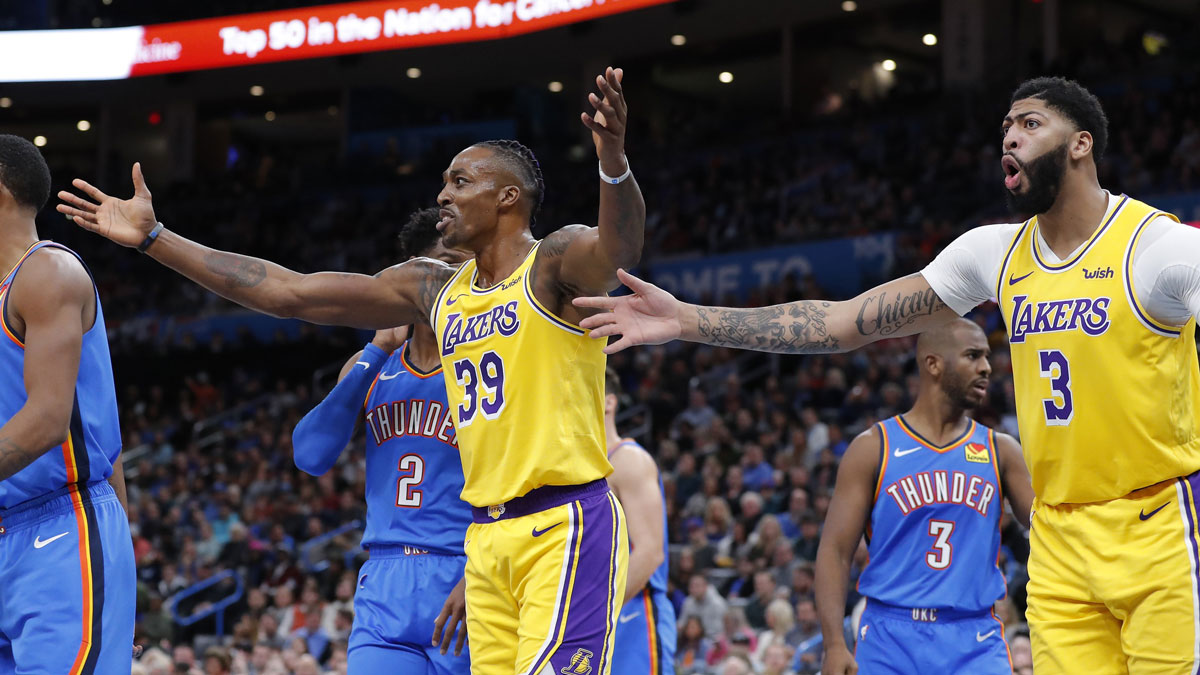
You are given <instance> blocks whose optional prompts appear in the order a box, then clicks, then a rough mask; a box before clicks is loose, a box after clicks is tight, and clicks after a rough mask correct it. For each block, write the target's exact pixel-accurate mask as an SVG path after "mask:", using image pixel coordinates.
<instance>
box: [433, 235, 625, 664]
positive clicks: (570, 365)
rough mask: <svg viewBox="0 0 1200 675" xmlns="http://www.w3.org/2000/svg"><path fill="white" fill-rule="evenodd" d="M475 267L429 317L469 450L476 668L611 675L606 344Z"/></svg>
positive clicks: (511, 281)
mask: <svg viewBox="0 0 1200 675" xmlns="http://www.w3.org/2000/svg"><path fill="white" fill-rule="evenodd" d="M537 250H538V245H534V247H533V248H532V249H531V250H530V251H529V253H528V255H527V256H526V258H525V260H524V261H523V262H522V263H521V264H520V265H519V266H518V267H517V268H516V270H514V271H513V273H512V274H510V275H509V276H508V277H507V278H505V279H503V280H500V281H499V282H498V283H496V285H494V286H492V287H491V288H486V289H484V288H480V287H479V286H478V285H477V284H476V274H477V272H476V266H475V262H474V261H473V260H470V261H467V262H466V263H465V264H463V266H462V267H461V268H460V269H459V270H458V272H457V273H456V274H455V275H454V276H453V277H452V278H451V279H450V280H449V281H448V282H447V283H446V285H445V286H444V287H443V288H442V290H441V292H440V294H439V295H438V297H437V300H436V302H435V304H434V307H433V311H432V313H431V316H430V323H431V325H432V326H433V328H434V332H435V334H437V336H438V341H439V344H440V350H441V351H440V353H441V358H442V365H443V368H444V369H445V373H446V375H445V379H446V390H447V394H448V400H449V402H450V406H451V409H452V410H453V414H454V422H455V428H456V430H457V433H458V445H459V450H460V453H461V456H462V468H463V476H464V481H465V484H464V488H463V492H462V498H463V500H464V501H466V502H468V503H469V504H471V506H472V507H473V508H474V523H473V524H472V525H471V526H470V528H469V529H468V530H467V537H466V553H467V569H466V579H467V607H468V611H467V626H468V634H469V639H470V642H471V654H472V664H471V667H472V672H474V673H476V675H491V674H492V673H497V674H499V673H503V674H505V675H511V674H512V673H514V672H516V673H521V674H526V673H529V674H532V675H542V673H543V672H551V673H555V674H557V673H560V672H563V673H578V674H579V675H590V674H594V675H607V674H608V673H609V672H610V669H611V665H612V651H611V647H612V635H613V631H614V626H615V623H616V620H617V611H618V609H619V607H620V604H621V603H620V600H621V597H622V593H623V590H624V588H625V577H626V572H627V567H628V557H629V544H628V536H627V533H626V530H625V524H624V521H623V514H622V513H621V506H620V504H619V503H618V502H617V500H616V498H615V497H614V496H613V495H612V493H611V492H610V491H609V489H608V483H607V482H606V481H605V477H606V476H607V475H608V474H609V473H611V472H612V465H611V464H609V462H608V458H607V452H606V447H605V445H606V444H605V436H604V405H603V400H604V365H605V357H604V352H603V351H602V350H603V347H604V343H603V342H602V341H599V340H593V339H592V338H590V337H588V335H587V334H586V332H585V331H584V330H582V329H581V328H579V327H578V326H575V325H572V324H570V323H568V322H566V321H563V320H562V319H560V318H558V317H556V316H555V315H554V314H553V313H552V312H550V311H549V310H547V309H546V308H545V307H543V306H542V305H541V304H540V303H539V302H538V300H537V299H536V298H535V297H534V295H533V285H532V280H531V279H530V276H531V275H532V273H533V263H534V260H535V259H536V257H537Z"/></svg>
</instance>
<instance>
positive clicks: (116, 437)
mask: <svg viewBox="0 0 1200 675" xmlns="http://www.w3.org/2000/svg"><path fill="white" fill-rule="evenodd" d="M46 247H53V248H60V249H63V250H65V251H67V252H69V253H71V254H72V255H74V256H75V257H76V258H79V254H77V253H75V252H74V251H71V250H70V249H68V248H67V247H65V246H62V245H60V244H55V243H53V242H49V241H39V242H37V243H36V244H34V245H33V246H31V247H30V248H29V250H28V251H26V252H25V255H23V256H21V259H20V260H19V261H18V262H17V264H16V265H14V266H13V269H12V270H11V271H10V272H9V273H8V275H7V276H5V277H4V280H3V282H0V307H2V308H3V309H4V318H3V319H2V320H0V323H2V324H3V330H4V333H5V336H4V337H0V380H2V381H3V382H4V386H2V387H0V424H3V423H7V422H8V420H10V419H12V417H13V415H15V414H17V411H19V410H20V409H21V407H22V406H24V405H25V401H26V398H27V396H26V392H25V379H24V378H25V342H24V336H23V335H19V334H17V332H16V331H14V330H13V327H12V326H10V325H9V323H8V319H7V317H8V316H9V312H10V311H11V309H12V308H11V305H10V304H9V302H8V293H9V287H10V286H11V285H12V283H13V280H14V279H16V277H17V273H18V272H19V271H20V269H21V266H22V265H23V264H25V261H26V260H28V259H29V256H30V255H32V254H33V252H34V251H37V250H39V249H42V248H46ZM79 262H80V264H83V259H82V258H80V259H79ZM84 269H87V266H86V265H84ZM88 274H91V272H90V271H89V272H88ZM93 288H94V286H93ZM73 406H74V407H73V409H72V411H71V422H70V425H69V430H68V434H67V440H66V441H65V442H64V443H63V444H62V446H61V447H60V448H52V449H50V450H49V451H48V452H46V453H45V454H43V455H42V456H41V457H38V458H37V459H35V460H34V461H33V463H31V464H30V465H29V466H27V467H25V468H24V469H21V470H20V471H18V472H17V473H16V475H14V476H12V477H10V478H9V479H7V480H4V481H0V509H8V508H11V507H13V506H16V505H17V504H20V503H22V502H25V501H28V500H30V499H33V498H35V497H40V496H41V495H44V494H47V493H50V492H54V491H55V490H59V489H62V488H64V487H67V486H69V485H80V486H84V485H87V484H89V483H95V482H98V481H102V480H106V479H107V478H108V477H109V476H110V475H112V465H113V462H115V461H117V455H118V454H120V452H121V428H120V423H119V421H118V417H117V394H116V391H115V388H114V386H113V373H112V358H111V357H110V356H109V352H108V331H107V330H106V329H105V327H104V311H103V310H102V309H101V307H100V296H99V294H98V293H97V295H96V320H95V322H94V323H93V324H92V326H91V328H89V329H88V330H87V331H86V332H84V334H83V343H82V344H81V346H80V354H79V373H78V374H77V375H76V376H75V400H74V403H73Z"/></svg>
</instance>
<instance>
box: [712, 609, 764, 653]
mask: <svg viewBox="0 0 1200 675" xmlns="http://www.w3.org/2000/svg"><path fill="white" fill-rule="evenodd" d="M721 631H722V632H721V633H720V635H719V637H718V638H717V640H716V645H715V647H714V648H713V651H712V653H711V654H709V662H710V663H714V662H721V661H723V660H725V658H726V657H729V656H740V657H743V658H745V659H746V661H747V662H749V661H750V655H751V654H753V653H754V650H755V648H756V647H758V636H757V635H755V634H754V631H753V630H752V629H751V628H750V626H749V625H747V623H746V613H745V612H744V611H742V608H741V607H730V608H729V609H726V610H725V616H723V617H721Z"/></svg>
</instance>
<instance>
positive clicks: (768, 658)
mask: <svg viewBox="0 0 1200 675" xmlns="http://www.w3.org/2000/svg"><path fill="white" fill-rule="evenodd" d="M791 662H792V648H791V647H788V646H787V645H771V646H770V647H767V651H766V653H765V654H764V655H763V659H762V664H763V667H762V675H796V671H794V670H792V669H791V667H790V664H791Z"/></svg>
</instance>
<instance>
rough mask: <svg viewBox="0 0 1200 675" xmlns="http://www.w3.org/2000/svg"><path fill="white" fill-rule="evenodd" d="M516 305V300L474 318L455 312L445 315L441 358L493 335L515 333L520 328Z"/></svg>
mask: <svg viewBox="0 0 1200 675" xmlns="http://www.w3.org/2000/svg"><path fill="white" fill-rule="evenodd" d="M517 304H518V303H517V301H516V300H510V301H509V302H506V303H505V304H503V305H498V306H496V307H492V308H491V309H489V310H488V311H486V312H483V313H482V314H476V315H474V316H463V315H462V314H461V313H457V312H456V313H454V314H449V315H447V316H446V330H445V331H443V333H442V356H450V355H451V354H453V353H454V350H455V348H456V347H458V346H459V345H464V344H468V343H471V342H476V341H478V340H482V339H484V338H486V337H490V336H491V335H492V334H494V333H500V334H501V335H503V336H504V337H509V336H511V335H512V334H513V333H516V332H517V329H518V328H520V327H521V320H520V318H518V317H517Z"/></svg>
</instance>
